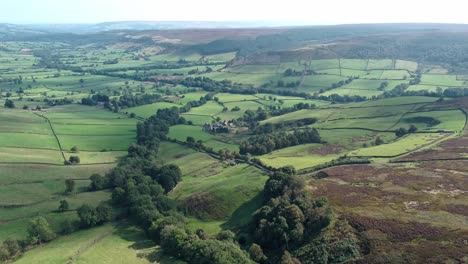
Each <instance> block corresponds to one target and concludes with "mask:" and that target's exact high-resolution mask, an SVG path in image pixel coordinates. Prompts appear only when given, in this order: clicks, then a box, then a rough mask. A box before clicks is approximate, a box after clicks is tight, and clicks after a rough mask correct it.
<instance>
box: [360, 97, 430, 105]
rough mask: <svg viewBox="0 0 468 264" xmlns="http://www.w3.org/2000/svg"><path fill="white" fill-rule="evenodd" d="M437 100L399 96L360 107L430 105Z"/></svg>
mask: <svg viewBox="0 0 468 264" xmlns="http://www.w3.org/2000/svg"><path fill="white" fill-rule="evenodd" d="M436 100H437V98H436V97H427V96H400V97H393V98H385V99H380V100H375V101H368V102H365V103H363V104H362V106H385V105H390V106H391V105H402V104H417V103H432V102H435V101H436Z"/></svg>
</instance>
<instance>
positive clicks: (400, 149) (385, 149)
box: [349, 133, 444, 157]
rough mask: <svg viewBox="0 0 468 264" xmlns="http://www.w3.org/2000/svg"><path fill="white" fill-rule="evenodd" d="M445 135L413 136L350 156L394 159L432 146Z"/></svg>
mask: <svg viewBox="0 0 468 264" xmlns="http://www.w3.org/2000/svg"><path fill="white" fill-rule="evenodd" d="M443 136H444V135H443V134H437V133H433V134H412V135H408V136H405V137H404V138H402V139H399V140H396V141H394V142H391V143H388V144H383V145H379V146H374V147H369V148H363V149H360V150H357V151H352V152H351V153H349V155H350V156H367V157H372V156H381V157H394V156H397V155H402V154H404V153H406V152H409V151H413V150H416V149H417V148H419V147H422V146H425V145H427V144H430V143H432V142H434V141H436V140H437V139H440V138H441V137H443Z"/></svg>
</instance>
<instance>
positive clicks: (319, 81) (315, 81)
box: [301, 75, 347, 90]
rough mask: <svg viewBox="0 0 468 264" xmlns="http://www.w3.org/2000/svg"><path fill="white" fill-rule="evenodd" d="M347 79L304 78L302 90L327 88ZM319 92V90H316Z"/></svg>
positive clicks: (324, 76)
mask: <svg viewBox="0 0 468 264" xmlns="http://www.w3.org/2000/svg"><path fill="white" fill-rule="evenodd" d="M346 79H347V78H345V77H340V76H335V75H309V76H306V77H304V82H303V83H302V86H301V88H302V89H304V88H311V89H312V88H327V87H330V86H331V85H332V84H334V83H337V82H339V81H343V80H346ZM315 90H317V89H315Z"/></svg>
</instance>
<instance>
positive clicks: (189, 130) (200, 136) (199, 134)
mask: <svg viewBox="0 0 468 264" xmlns="http://www.w3.org/2000/svg"><path fill="white" fill-rule="evenodd" d="M188 136H191V137H193V138H194V139H195V141H196V140H201V141H203V142H206V141H209V140H211V139H212V138H214V136H213V135H212V134H209V133H206V132H204V131H203V130H202V128H201V127H198V126H189V125H176V126H172V127H171V128H170V130H169V134H168V137H170V138H174V139H177V140H179V141H182V142H185V141H186V139H187V137H188Z"/></svg>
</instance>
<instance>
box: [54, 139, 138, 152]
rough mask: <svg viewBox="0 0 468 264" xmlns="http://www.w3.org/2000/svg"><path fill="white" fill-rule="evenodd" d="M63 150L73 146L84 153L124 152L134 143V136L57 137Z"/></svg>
mask: <svg viewBox="0 0 468 264" xmlns="http://www.w3.org/2000/svg"><path fill="white" fill-rule="evenodd" d="M58 138H59V140H60V143H61V144H62V147H63V149H66V150H69V149H71V148H72V147H73V146H78V149H81V150H86V151H101V150H104V149H105V150H107V151H113V150H118V151H125V150H127V149H128V147H129V146H130V145H131V144H132V143H135V141H136V140H135V135H119V136H75V135H73V136H71V135H59V136H58Z"/></svg>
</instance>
